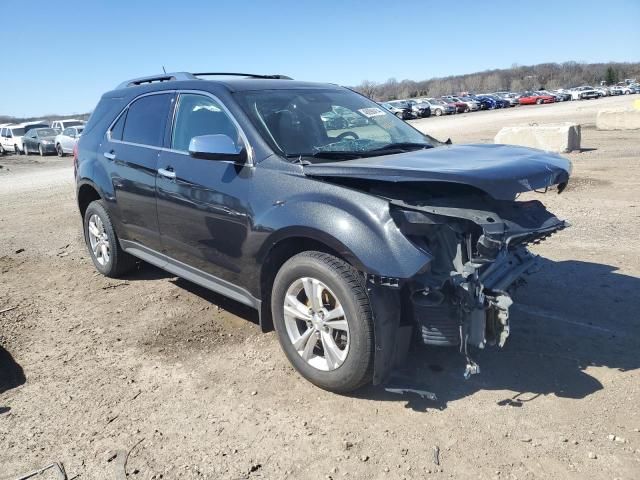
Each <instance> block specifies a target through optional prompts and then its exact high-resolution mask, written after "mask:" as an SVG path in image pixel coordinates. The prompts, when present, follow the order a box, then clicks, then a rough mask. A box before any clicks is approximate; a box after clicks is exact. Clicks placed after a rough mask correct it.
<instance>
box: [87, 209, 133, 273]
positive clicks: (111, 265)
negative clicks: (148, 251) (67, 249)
mask: <svg viewBox="0 0 640 480" xmlns="http://www.w3.org/2000/svg"><path fill="white" fill-rule="evenodd" d="M92 215H98V216H99V217H100V220H102V223H103V225H104V229H105V232H106V234H107V237H108V240H109V247H110V248H109V261H108V262H106V263H105V264H104V265H101V264H100V263H99V262H98V260H97V258H96V256H95V254H94V253H93V250H92V249H91V243H90V241H89V219H90V218H91V216H92ZM83 232H84V240H85V243H86V244H87V249H88V250H89V255H90V256H91V260H92V261H93V264H94V266H95V267H96V269H97V270H98V271H99V272H100V273H101V274H103V275H104V276H106V277H111V278H118V277H120V276H122V275H123V274H125V273H127V272H129V271H131V270H132V269H133V268H134V267H135V265H136V259H135V257H133V256H131V255H129V254H128V253H126V252H125V251H124V250H123V249H122V247H121V246H120V241H119V240H118V236H117V235H116V232H115V230H114V228H113V223H112V222H111V217H110V216H109V213H108V212H107V210H106V208H105V207H104V202H103V201H102V200H94V201H93V202H91V203H90V204H89V206H88V207H87V210H86V211H85V213H84V222H83Z"/></svg>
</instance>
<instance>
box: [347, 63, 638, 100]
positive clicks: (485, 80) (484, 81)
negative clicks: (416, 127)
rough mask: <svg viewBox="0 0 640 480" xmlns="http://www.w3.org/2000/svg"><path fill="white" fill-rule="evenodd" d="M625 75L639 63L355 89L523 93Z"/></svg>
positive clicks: (387, 96) (551, 67)
mask: <svg viewBox="0 0 640 480" xmlns="http://www.w3.org/2000/svg"><path fill="white" fill-rule="evenodd" d="M625 78H640V62H634V63H613V62H610V63H580V62H573V61H571V62H564V63H541V64H539V65H532V66H523V65H517V64H514V65H512V66H511V68H505V69H495V70H486V71H484V72H477V73H470V74H466V75H451V76H448V77H442V78H431V79H429V80H421V81H415V80H401V81H398V80H396V79H395V78H390V79H389V80H387V81H386V82H382V83H376V82H371V81H369V80H365V81H363V82H362V83H361V84H360V85H358V86H356V87H354V90H356V91H358V92H360V93H362V94H363V95H366V96H367V97H369V98H371V99H373V100H376V101H386V100H397V99H402V98H414V97H440V96H442V95H450V94H459V93H460V92H472V93H490V92H499V91H510V92H522V91H526V90H543V89H549V90H551V89H556V88H571V87H577V86H580V85H592V86H598V85H600V82H601V81H604V82H607V83H608V84H612V83H617V82H618V81H622V80H624V79H625Z"/></svg>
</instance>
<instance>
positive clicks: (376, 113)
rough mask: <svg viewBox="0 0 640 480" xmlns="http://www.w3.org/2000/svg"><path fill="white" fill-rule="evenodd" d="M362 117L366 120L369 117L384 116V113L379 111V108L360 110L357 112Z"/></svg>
mask: <svg viewBox="0 0 640 480" xmlns="http://www.w3.org/2000/svg"><path fill="white" fill-rule="evenodd" d="M358 111H359V112H360V113H361V114H362V115H364V116H365V117H367V118H371V117H378V116H380V115H384V114H385V113H384V112H383V111H382V110H380V109H379V108H376V107H371V108H361V109H360V110H358Z"/></svg>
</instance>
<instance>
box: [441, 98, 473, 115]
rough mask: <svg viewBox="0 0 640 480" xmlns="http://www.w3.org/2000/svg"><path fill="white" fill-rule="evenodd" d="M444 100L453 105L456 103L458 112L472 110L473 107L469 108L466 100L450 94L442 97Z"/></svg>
mask: <svg viewBox="0 0 640 480" xmlns="http://www.w3.org/2000/svg"><path fill="white" fill-rule="evenodd" d="M442 100H444V101H445V102H447V103H450V104H452V105H454V106H455V107H456V112H457V113H467V112H469V111H471V108H469V105H467V104H466V103H465V102H462V101H460V100H459V99H458V98H456V97H453V96H450V95H445V96H444V97H442Z"/></svg>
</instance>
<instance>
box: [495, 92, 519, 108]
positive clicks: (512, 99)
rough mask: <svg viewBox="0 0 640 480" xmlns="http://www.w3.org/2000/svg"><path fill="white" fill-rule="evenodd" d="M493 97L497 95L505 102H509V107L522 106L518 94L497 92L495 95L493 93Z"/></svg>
mask: <svg viewBox="0 0 640 480" xmlns="http://www.w3.org/2000/svg"><path fill="white" fill-rule="evenodd" d="M493 95H497V96H498V97H500V98H502V99H503V100H506V101H507V102H509V105H511V106H512V107H515V106H516V105H520V103H519V102H518V94H517V93H512V92H495V93H493Z"/></svg>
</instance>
